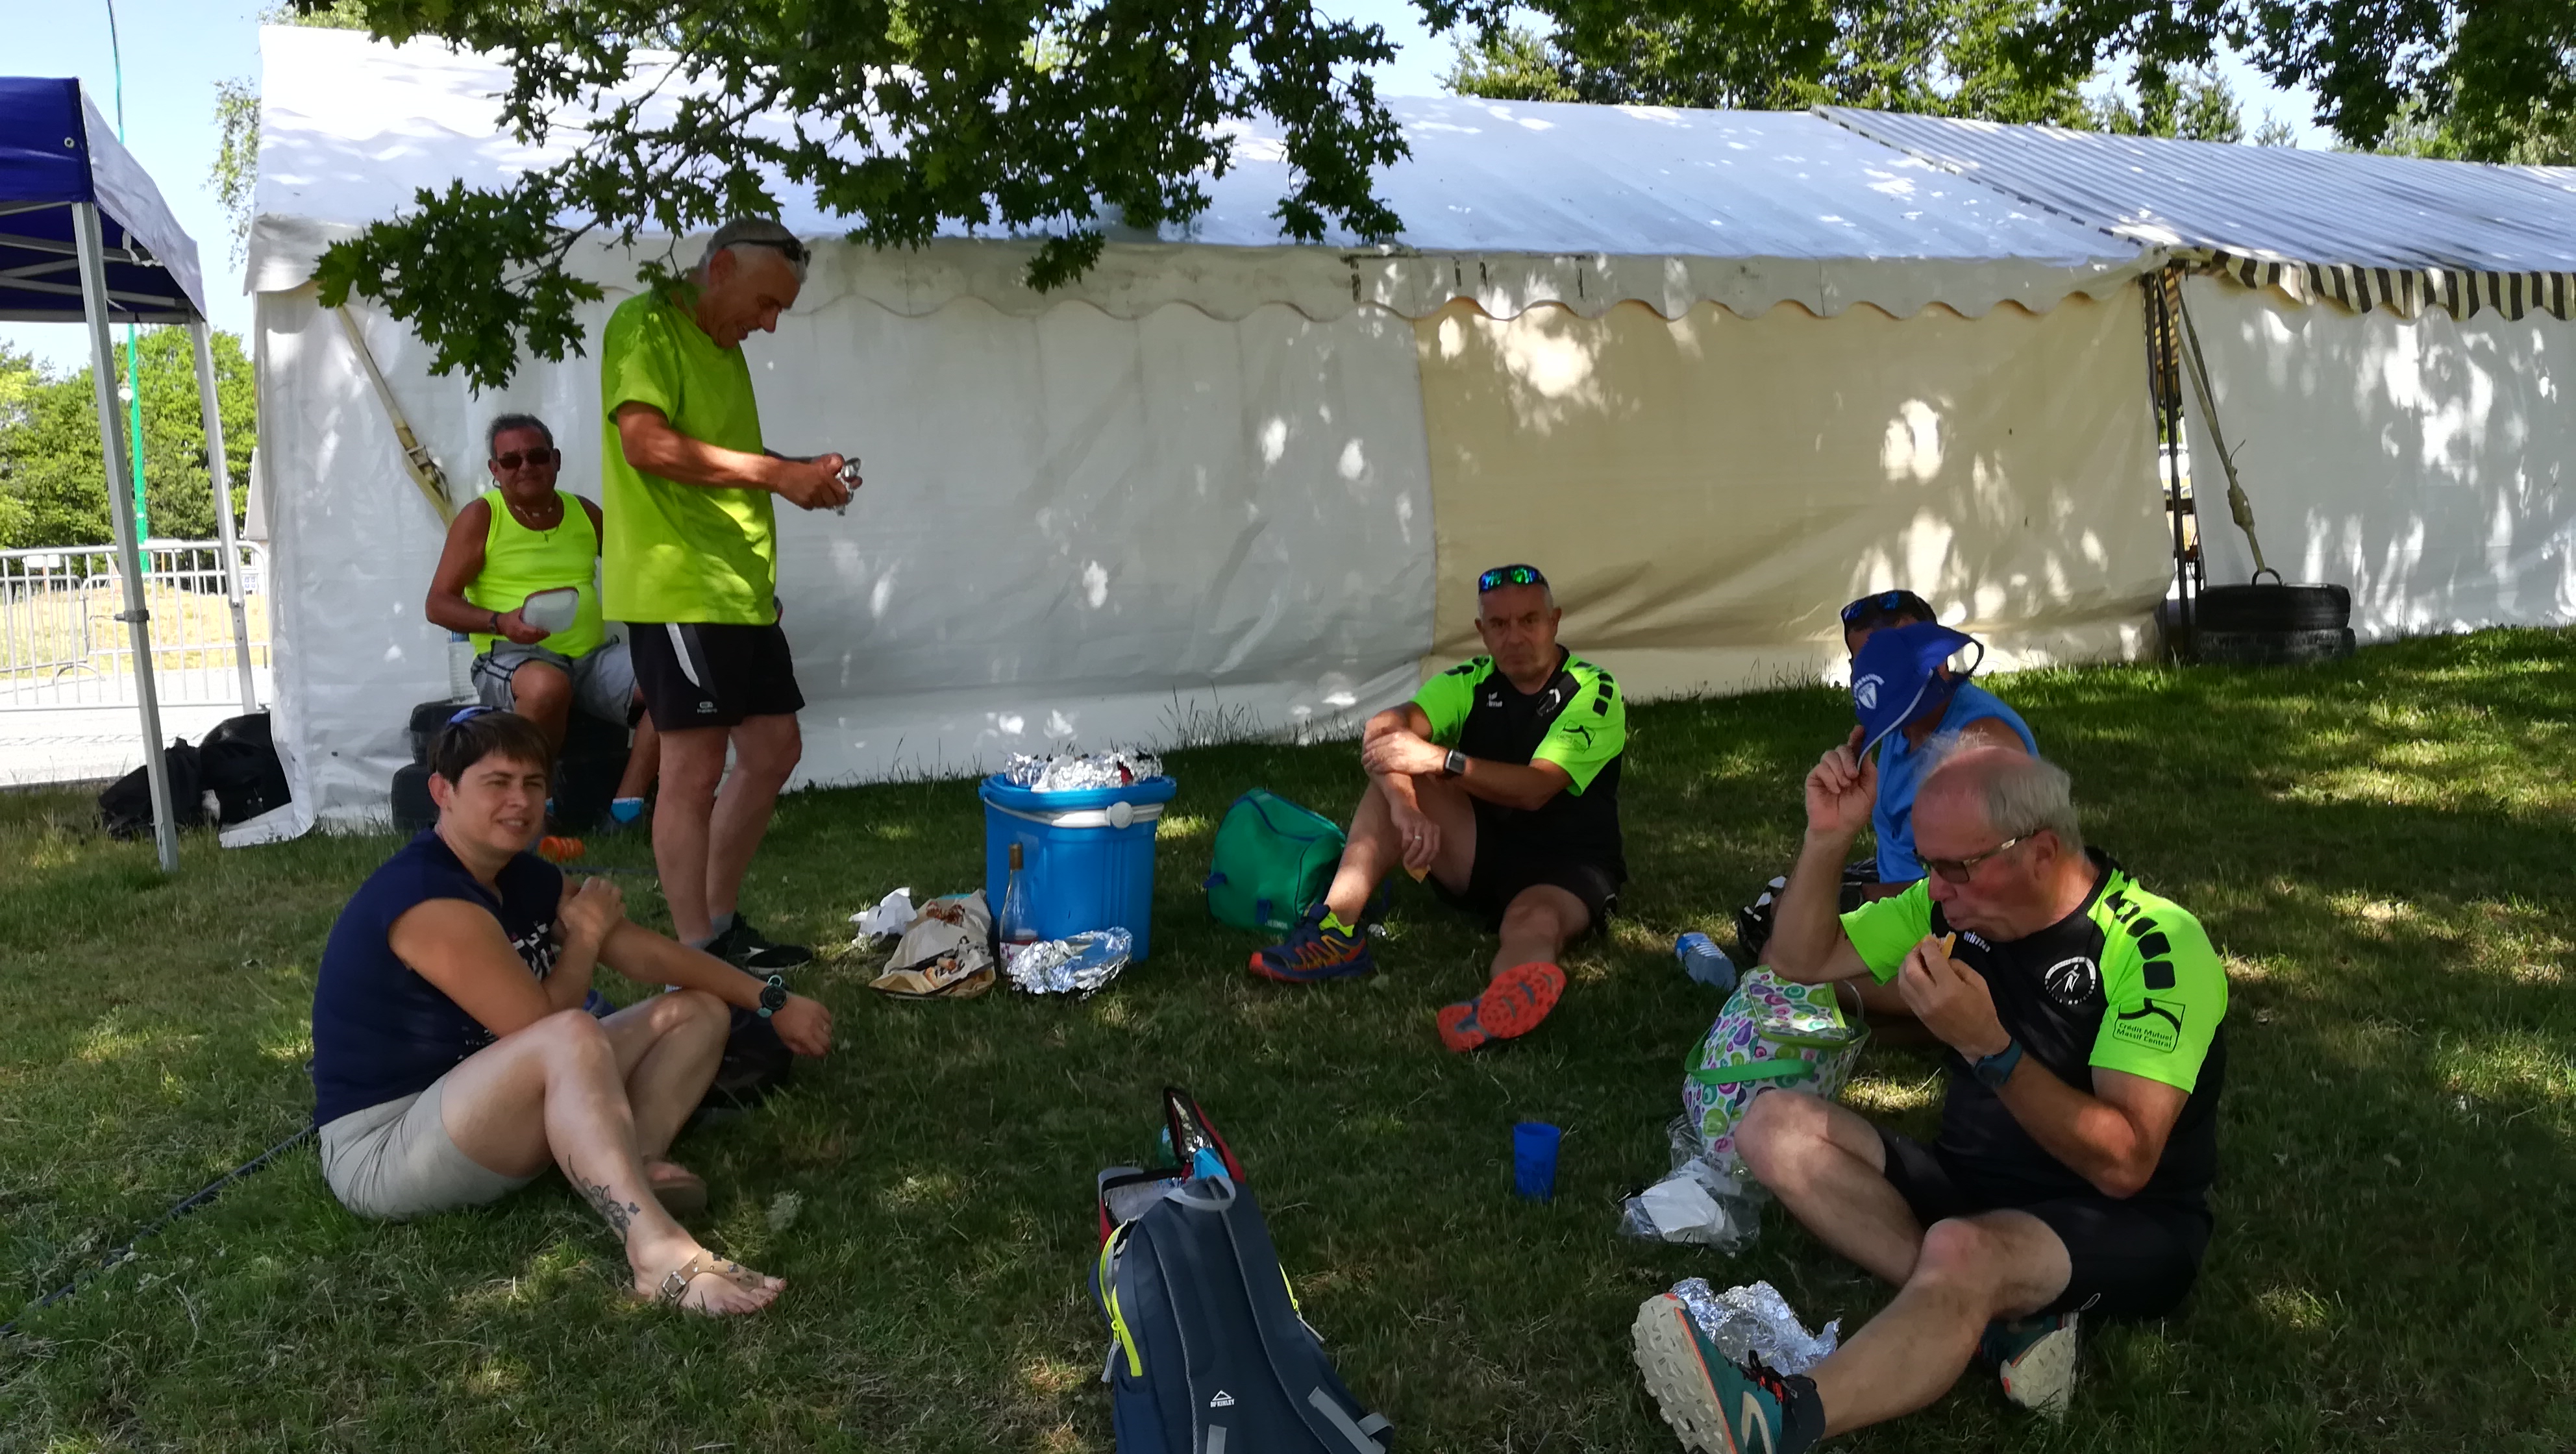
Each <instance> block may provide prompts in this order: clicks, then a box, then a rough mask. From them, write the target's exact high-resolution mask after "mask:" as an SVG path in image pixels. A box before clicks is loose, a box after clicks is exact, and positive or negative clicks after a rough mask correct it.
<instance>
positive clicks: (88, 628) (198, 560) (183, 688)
mask: <svg viewBox="0 0 2576 1454" xmlns="http://www.w3.org/2000/svg"><path fill="white" fill-rule="evenodd" d="M234 548H235V549H236V550H237V551H239V552H240V554H239V556H238V568H239V569H240V571H241V576H242V605H243V610H244V613H245V616H246V619H247V623H248V626H249V631H250V655H251V665H252V666H253V668H254V669H265V668H266V667H267V666H268V665H269V648H268V548H267V547H266V546H264V545H259V544H254V543H250V542H244V543H242V544H240V545H238V546H236V547H234ZM222 550H223V548H222V547H221V546H220V545H217V544H216V543H215V542H214V541H211V540H155V541H150V542H148V543H147V544H146V545H145V547H144V549H143V552H142V556H143V594H144V606H145V609H147V610H149V611H150V612H151V613H152V622H151V626H152V666H153V671H154V679H155V683H156V685H157V686H158V687H159V688H160V697H161V703H162V705H163V706H165V707H168V706H184V705H189V704H213V703H231V702H237V701H239V700H240V699H241V674H240V671H239V665H238V653H237V651H236V649H235V647H234V643H233V624H232V607H231V604H230V602H229V601H227V600H226V598H225V595H224V571H223V554H222ZM124 609H125V584H124V579H123V577H122V576H120V575H119V574H118V572H117V567H116V548H115V547H114V546H109V545H83V546H67V547H63V548H60V549H55V550H5V551H0V711H6V710H10V709H27V708H45V707H114V706H131V705H133V703H134V701H135V685H134V647H133V643H132V640H131V638H130V637H129V636H128V634H127V632H126V628H125V623H124V622H122V621H120V620H118V619H117V613H118V612H119V611H122V610H124Z"/></svg>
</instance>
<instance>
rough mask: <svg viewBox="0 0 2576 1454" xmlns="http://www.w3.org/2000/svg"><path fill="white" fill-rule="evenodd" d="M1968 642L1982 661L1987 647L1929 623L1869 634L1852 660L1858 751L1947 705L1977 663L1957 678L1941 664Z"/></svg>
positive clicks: (1963, 635) (1869, 747) (1922, 622)
mask: <svg viewBox="0 0 2576 1454" xmlns="http://www.w3.org/2000/svg"><path fill="white" fill-rule="evenodd" d="M1971 646H1973V647H1976V648H1977V662H1983V661H1984V660H1985V659H1986V648H1985V646H1984V644H1983V643H1981V642H1979V641H1978V640H1977V638H1975V637H1973V636H1970V635H1969V634H1968V633H1966V632H1964V631H1953V630H1951V629H1950V628H1949V627H1947V626H1940V625H1935V624H1934V623H1932V622H1929V621H1916V622H1912V623H1910V624H1908V625H1904V626H1891V627H1881V628H1880V629H1878V630H1876V631H1873V632H1871V633H1870V637H1869V640H1868V641H1867V642H1866V643H1864V644H1863V645H1862V647H1861V649H1860V655H1858V656H1856V657H1854V658H1852V685H1851V694H1852V711H1853V713H1854V714H1855V715H1857V716H1858V717H1859V718H1860V726H1861V735H1862V736H1863V737H1864V738H1865V739H1866V740H1865V741H1863V742H1862V744H1861V749H1860V750H1861V752H1862V753H1863V754H1864V755H1866V754H1867V753H1868V751H1869V750H1870V749H1871V748H1873V747H1876V746H1877V745H1878V744H1879V741H1880V739H1882V738H1884V737H1886V736H1887V734H1888V733H1890V732H1893V731H1895V730H1896V729H1897V728H1899V727H1902V726H1904V725H1905V724H1906V723H1908V722H1911V721H1913V720H1914V719H1915V718H1917V717H1920V716H1922V715H1923V714H1924V713H1926V712H1937V711H1939V710H1941V708H1943V707H1944V706H1946V705H1948V703H1949V701H1950V698H1951V697H1952V696H1953V695H1954V694H1956V693H1957V691H1958V690H1959V683H1960V682H1963V681H1966V680H1967V679H1968V678H1969V677H1971V676H1973V675H1975V674H1976V670H1977V663H1976V662H1971V663H1970V664H1969V666H1968V669H1967V670H1966V671H1965V672H1962V673H1960V674H1959V675H1958V676H1957V677H1955V678H1952V677H1944V676H1942V675H1941V670H1940V669H1941V664H1942V663H1943V662H1946V661H1948V660H1949V659H1950V658H1951V657H1954V656H1956V655H1958V654H1959V653H1960V652H1962V651H1965V650H1967V649H1968V648H1969V647H1971Z"/></svg>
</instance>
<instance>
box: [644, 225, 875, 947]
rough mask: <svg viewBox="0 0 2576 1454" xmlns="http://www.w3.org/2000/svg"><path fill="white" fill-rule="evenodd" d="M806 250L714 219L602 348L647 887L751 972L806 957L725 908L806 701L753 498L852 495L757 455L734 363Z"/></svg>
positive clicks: (826, 476) (817, 463)
mask: <svg viewBox="0 0 2576 1454" xmlns="http://www.w3.org/2000/svg"><path fill="white" fill-rule="evenodd" d="M805 257H806V254H805V247H804V244H802V243H800V242H798V241H797V240H796V235H795V234H794V233H792V232H789V231H788V230H787V229H786V228H785V227H783V226H781V225H779V224H778V223H776V222H773V221H770V220H769V219H767V218H739V219H736V220H735V221H732V222H728V223H726V224H725V225H724V226H723V227H722V228H719V229H718V230H717V232H716V235H715V236H714V237H713V238H712V239H710V240H709V242H708V243H707V250H706V255H705V257H704V258H703V259H701V260H700V262H699V263H698V265H697V267H696V268H695V269H694V270H692V271H691V272H690V274H689V276H688V278H687V279H686V280H685V281H684V282H682V283H681V284H679V285H677V286H676V287H673V288H671V289H670V290H668V291H667V292H651V293H645V294H642V295H639V296H637V297H633V298H629V299H627V300H626V301H625V302H623V303H621V304H619V305H618V306H617V311H616V312H614V313H612V314H610V315H609V319H608V329H607V332H606V334H605V335H604V336H603V337H602V339H601V342H600V351H599V381H600V388H599V393H600V405H601V408H602V410H603V411H604V413H605V423H604V426H603V427H604V429H605V431H606V436H607V437H606V440H605V448H604V449H603V450H602V451H601V455H602V459H601V473H602V475H603V477H604V483H605V490H604V495H605V503H606V505H607V516H608V529H607V540H606V545H605V549H604V552H603V555H604V562H605V563H604V566H603V569H602V571H601V582H602V595H603V597H604V600H603V602H602V604H603V606H604V607H605V609H606V611H607V613H608V615H610V616H611V617H614V618H615V619H618V620H621V621H624V622H626V623H628V625H627V642H628V649H629V651H630V653H631V655H632V656H633V659H634V663H635V680H636V685H637V686H638V687H639V688H641V689H642V691H643V693H644V703H645V707H646V709H647V710H648V711H649V712H651V714H652V717H653V722H654V725H655V726H657V727H659V728H660V729H661V732H662V795H661V801H660V802H659V803H658V804H657V805H656V806H655V808H654V812H653V857H654V861H655V863H656V865H657V866H658V867H659V869H660V871H661V877H662V896H663V899H664V900H665V901H666V902H667V903H668V904H669V905H670V907H671V928H672V932H673V934H674V935H675V936H676V937H678V938H679V939H681V940H683V941H684V942H686V943H688V944H689V945H690V946H691V947H693V948H701V949H705V950H707V951H708V952H709V953H712V954H714V955H716V956H717V957H718V958H721V959H726V960H729V961H731V962H733V963H734V964H736V965H739V966H741V967H743V968H745V969H750V970H777V969H785V968H791V967H793V966H795V965H799V964H803V963H806V962H807V961H809V960H811V959H812V958H813V953H812V951H811V950H808V949H805V948H802V947H800V946H797V945H790V944H773V943H771V942H769V940H767V939H766V938H764V937H763V936H762V935H761V934H760V932H759V931H758V930H756V929H754V928H752V926H751V924H750V922H749V921H748V920H746V919H744V918H743V917H742V914H741V910H740V904H739V902H738V897H737V896H738V895H739V894H740V892H741V889H742V880H743V875H744V873H745V872H746V871H747V870H748V869H749V868H750V866H751V857H752V854H753V853H754V851H756V850H757V849H758V848H759V847H760V840H761V836H762V835H763V834H765V833H766V832H767V831H768V830H769V816H770V810H771V809H772V807H774V806H775V804H776V802H777V798H778V790H779V789H780V788H781V787H783V786H785V785H786V782H787V777H788V774H789V773H791V772H793V771H794V770H795V767H796V762H797V759H798V758H799V757H800V756H801V755H802V754H803V751H804V741H803V738H802V737H801V736H800V735H799V733H798V731H797V726H796V713H797V712H798V710H799V709H801V708H802V707H803V706H804V705H805V697H804V694H803V693H802V692H800V691H798V690H797V687H796V670H795V663H794V662H793V660H792V659H791V658H790V655H789V652H788V647H787V637H786V634H785V633H784V632H782V631H781V630H780V629H779V624H778V548H777V525H776V520H775V518H774V515H773V513H772V502H771V498H770V497H771V496H773V495H774V496H778V497H781V498H784V499H785V500H786V501H787V502H788V503H789V504H792V505H795V506H796V507H798V508H799V509H804V510H821V509H839V508H841V507H843V506H845V505H847V504H848V503H849V502H850V491H851V488H852V486H851V484H848V483H844V481H843V480H842V478H841V473H840V472H841V465H842V459H841V456H839V455H837V454H826V455H822V456H820V457H818V458H815V459H811V460H796V459H787V458H784V457H782V456H779V455H775V454H771V453H769V452H767V451H766V450H764V449H763V448H762V445H761V435H760V405H759V401H758V400H757V399H755V398H754V397H753V395H752V389H751V368H750V365H749V364H747V363H746V362H745V361H744V359H743V356H742V342H743V340H744V339H746V338H748V337H750V336H751V335H752V334H753V333H754V332H760V333H770V332H775V331H776V330H777V327H778V315H779V314H781V313H784V312H785V311H787V309H788V308H789V307H791V306H792V305H793V304H794V303H795V302H796V294H797V292H798V290H799V289H800V288H801V287H802V286H803V285H804V281H805ZM728 747H730V748H731V749H732V753H733V770H732V772H731V773H727V772H726V771H725V755H726V749H727V748H728ZM719 782H721V783H722V785H723V789H722V792H721V793H719V792H718V788H717V785H718V783H719Z"/></svg>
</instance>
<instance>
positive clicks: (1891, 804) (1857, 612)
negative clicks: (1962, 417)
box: [1735, 591, 2039, 1012]
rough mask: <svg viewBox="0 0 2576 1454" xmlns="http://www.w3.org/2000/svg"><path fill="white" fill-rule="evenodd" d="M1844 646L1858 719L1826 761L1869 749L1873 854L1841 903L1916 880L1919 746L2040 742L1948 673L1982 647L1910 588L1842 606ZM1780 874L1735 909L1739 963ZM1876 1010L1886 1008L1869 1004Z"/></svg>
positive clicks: (1853, 758)
mask: <svg viewBox="0 0 2576 1454" xmlns="http://www.w3.org/2000/svg"><path fill="white" fill-rule="evenodd" d="M1842 626H1843V648H1844V650H1846V651H1848V652H1849V653H1850V655H1851V683H1852V686H1851V695H1852V712H1853V715H1854V716H1856V717H1857V718H1859V721H1860V725H1859V726H1856V727H1854V728H1853V729H1852V732H1851V735H1850V737H1848V738H1847V739H1845V740H1844V741H1842V742H1839V743H1837V744H1835V745H1834V747H1833V748H1832V749H1831V750H1829V751H1828V752H1826V753H1825V759H1826V760H1827V761H1830V762H1836V763H1839V764H1840V765H1841V768H1842V770H1843V771H1845V772H1856V771H1858V769H1859V764H1860V760H1861V759H1862V758H1863V757H1866V756H1868V755H1869V754H1870V751H1871V749H1872V748H1875V749H1877V753H1878V802H1877V805H1876V807H1875V808H1874V809H1873V811H1872V812H1871V814H1870V826H1871V829H1872V830H1873V834H1874V836H1875V837H1876V838H1877V840H1878V850H1877V856H1876V858H1875V859H1874V860H1864V861H1863V862H1860V863H1856V864H1853V865H1851V866H1850V867H1849V868H1848V869H1846V870H1845V872H1844V875H1843V897H1844V899H1845V900H1846V902H1845V903H1844V904H1843V907H1844V908H1846V909H1849V908H1856V907H1858V906H1859V905H1860V904H1861V903H1862V902H1863V901H1865V900H1868V899H1873V898H1879V897H1883V896H1885V895H1887V894H1890V893H1894V892H1896V891H1897V890H1899V889H1902V888H1903V887H1904V886H1905V885H1907V884H1910V883H1913V882H1914V881H1916V880H1917V879H1920V878H1922V877H1923V865H1922V863H1921V862H1920V861H1919V860H1917V859H1916V857H1915V854H1914V790H1915V788H1916V786H1917V785H1918V784H1920V783H1921V782H1922V780H1923V773H1924V771H1925V763H1926V761H1927V756H1928V755H1927V752H1926V748H1927V747H1928V746H1929V745H1930V744H1931V743H1932V742H1933V741H1934V739H1936V738H1955V739H1957V740H1958V741H1959V742H1961V743H1964V744H1968V745H1973V746H1985V747H2010V748H2017V749H2019V750H2020V751H2023V752H2027V753H2030V754H2031V755H2033V756H2037V755H2038V753H2039V742H2038V740H2037V739H2036V738H2034V737H2032V736H2031V731H2030V727H2029V725H2028V724H2026V723H2024V722H2023V721H2022V719H2021V714H2019V713H2017V712H2015V711H2014V710H2013V709H2012V708H2011V707H2009V706H2006V705H2005V704H2004V702H2003V699H2002V698H2000V697H1997V696H1996V695H1995V694H1994V693H1992V692H1990V691H1987V690H1986V689H1985V688H1984V687H1981V686H1979V685H1977V684H1976V683H1975V682H1973V681H1971V680H1969V678H1970V677H1971V676H1972V675H1973V674H1974V673H1975V669H1976V668H1975V662H1973V661H1972V662H1971V663H1970V664H1969V666H1968V668H1967V669H1966V670H1954V669H1953V668H1952V667H1951V666H1950V664H1949V663H1950V661H1951V660H1952V658H1954V657H1956V656H1958V655H1959V654H1960V653H1962V652H1965V651H1967V650H1969V649H1971V648H1974V650H1975V651H1976V653H1977V656H1978V658H1979V659H1982V657H1983V656H1984V653H1985V647H1984V646H1983V645H1982V644H1981V643H1979V642H1978V641H1977V640H1976V639H1975V638H1974V637H1971V636H1969V635H1967V634H1966V633H1964V632H1960V631H1953V630H1951V629H1950V628H1948V627H1946V626H1942V625H1940V624H1939V623H1938V622H1937V621H1935V620H1934V616H1933V610H1932V605H1931V603H1930V602H1928V601H1926V600H1924V599H1923V598H1922V597H1921V596H1918V595H1916V594H1914V593H1913V592H1912V591H1877V592H1873V593H1871V594H1869V595H1866V596H1863V597H1861V598H1860V599H1859V600H1857V601H1854V602H1852V603H1851V604H1850V605H1847V606H1845V607H1843V609H1842ZM1787 883H1788V880H1787V879H1785V878H1775V879H1773V880H1771V882H1770V885H1769V886H1768V887H1767V888H1765V889H1764V890H1763V892H1762V895H1761V897H1759V898H1757V899H1755V900H1754V901H1753V902H1752V903H1750V904H1747V905H1745V906H1744V907H1743V908H1741V909H1738V910H1737V911H1736V914H1735V937H1736V942H1737V944H1738V945H1739V946H1740V947H1741V949H1742V950H1743V954H1744V959H1745V961H1746V962H1747V963H1758V962H1760V960H1761V957H1762V950H1763V945H1764V943H1765V942H1766V941H1767V940H1768V939H1769V938H1770V936H1771V922H1772V905H1773V903H1774V902H1775V901H1776V899H1777V897H1778V895H1779V893H1780V890H1781V889H1782V888H1783V887H1785V886H1786V885H1787ZM1870 1008H1871V1009H1872V1010H1873V1011H1874V1012H1875V1011H1882V1010H1886V1009H1890V1008H1892V1007H1891V1006H1882V1005H1878V1004H1872V1005H1871V1006H1870Z"/></svg>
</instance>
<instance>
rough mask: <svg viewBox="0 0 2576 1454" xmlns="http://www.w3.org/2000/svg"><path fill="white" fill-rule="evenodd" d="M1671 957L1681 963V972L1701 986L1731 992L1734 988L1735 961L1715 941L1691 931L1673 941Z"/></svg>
mask: <svg viewBox="0 0 2576 1454" xmlns="http://www.w3.org/2000/svg"><path fill="white" fill-rule="evenodd" d="M1673 956H1674V957H1675V958H1677V959H1679V960H1680V961H1681V962H1682V972H1683V973H1685V974H1687V975H1689V976H1690V977H1691V978H1693V979H1695V980H1698V981H1699V982H1700V983H1701V984H1704V985H1708V986H1711V987H1712V988H1715V989H1721V990H1726V991H1729V992H1732V991H1733V990H1734V988H1735V961H1734V960H1732V959H1729V958H1727V957H1726V951H1725V950H1723V949H1720V948H1718V947H1717V941H1716V940H1714V939H1711V938H1709V937H1708V936H1707V935H1705V934H1702V933H1701V932H1699V931H1698V930H1696V929H1693V930H1692V931H1690V932H1689V933H1687V934H1684V935H1683V936H1682V937H1680V938H1679V939H1676V940H1674V941H1673Z"/></svg>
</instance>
